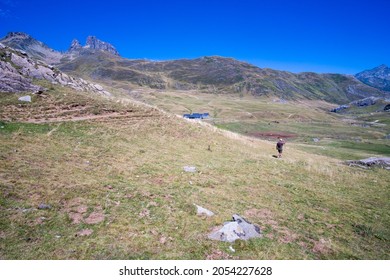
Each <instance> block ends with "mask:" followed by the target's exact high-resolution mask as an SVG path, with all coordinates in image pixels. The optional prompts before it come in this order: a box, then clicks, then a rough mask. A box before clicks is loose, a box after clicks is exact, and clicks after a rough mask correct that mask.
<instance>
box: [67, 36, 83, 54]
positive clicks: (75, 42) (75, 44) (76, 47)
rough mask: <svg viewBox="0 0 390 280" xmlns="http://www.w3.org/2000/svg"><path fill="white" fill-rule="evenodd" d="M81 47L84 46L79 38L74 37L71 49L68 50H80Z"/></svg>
mask: <svg viewBox="0 0 390 280" xmlns="http://www.w3.org/2000/svg"><path fill="white" fill-rule="evenodd" d="M81 48H82V46H81V44H80V42H79V40H77V39H73V41H72V43H71V44H70V47H69V49H68V52H71V51H75V50H79V49H81Z"/></svg>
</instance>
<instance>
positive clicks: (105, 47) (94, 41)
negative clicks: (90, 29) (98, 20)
mask: <svg viewBox="0 0 390 280" xmlns="http://www.w3.org/2000/svg"><path fill="white" fill-rule="evenodd" d="M84 48H87V49H92V50H102V51H106V52H109V53H111V54H113V55H118V56H119V53H118V51H117V50H116V49H115V48H114V46H113V45H111V44H109V43H106V42H103V41H100V40H99V39H98V38H96V37H95V36H88V37H87V42H86V45H85V47H84Z"/></svg>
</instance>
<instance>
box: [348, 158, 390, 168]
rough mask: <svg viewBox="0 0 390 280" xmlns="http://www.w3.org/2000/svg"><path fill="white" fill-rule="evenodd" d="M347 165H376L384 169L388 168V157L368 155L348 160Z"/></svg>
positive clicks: (365, 166)
mask: <svg viewBox="0 0 390 280" xmlns="http://www.w3.org/2000/svg"><path fill="white" fill-rule="evenodd" d="M347 164H348V165H349V166H358V167H361V168H365V169H366V168H368V167H374V166H378V167H381V168H384V169H386V170H390V157H370V158H366V159H361V160H348V161H347Z"/></svg>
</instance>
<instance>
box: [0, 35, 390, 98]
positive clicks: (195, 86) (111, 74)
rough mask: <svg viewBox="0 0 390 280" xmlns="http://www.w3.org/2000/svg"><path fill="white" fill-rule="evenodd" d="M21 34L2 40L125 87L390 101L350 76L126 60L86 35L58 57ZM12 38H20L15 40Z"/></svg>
mask: <svg viewBox="0 0 390 280" xmlns="http://www.w3.org/2000/svg"><path fill="white" fill-rule="evenodd" d="M21 34H23V33H9V34H8V35H7V36H6V38H4V39H2V40H0V42H2V43H3V44H5V45H13V46H14V47H15V46H16V47H18V43H19V44H20V46H19V47H20V48H21V49H23V50H24V51H26V52H28V53H29V54H30V55H32V56H33V57H36V58H39V59H42V60H44V61H46V62H48V63H49V62H52V63H54V64H55V65H56V66H57V67H58V68H59V69H60V70H62V71H64V72H66V73H68V74H73V75H77V76H81V77H84V78H87V79H93V80H98V81H100V80H102V81H105V82H107V83H113V82H115V83H121V84H122V86H146V87H150V88H154V89H161V90H162V89H173V90H199V91H201V92H207V93H220V94H226V93H231V94H237V95H239V96H242V95H245V94H250V95H253V96H277V97H280V98H283V99H290V100H294V99H319V100H324V101H327V102H332V103H339V104H344V103H348V102H351V101H354V100H358V99H362V98H367V97H370V96H374V97H385V98H388V97H390V93H389V92H385V91H383V90H381V89H378V88H375V87H372V86H370V85H367V84H365V83H363V82H361V81H360V80H359V79H358V78H357V77H356V76H352V75H344V74H337V73H335V74H318V73H314V72H302V73H298V74H295V73H291V72H288V71H279V70H273V69H269V68H259V67H257V66H255V65H252V64H249V63H247V62H242V61H239V60H236V59H233V58H226V57H221V56H204V57H200V58H195V59H177V60H167V61H152V60H145V59H127V58H123V57H121V56H120V55H119V53H118V52H117V51H116V49H115V48H114V47H113V46H112V45H111V44H109V43H105V42H103V41H100V40H99V39H97V38H96V37H94V36H88V38H87V42H86V45H85V46H84V47H83V46H81V44H80V43H79V41H78V40H76V39H75V40H73V41H72V43H71V45H70V48H69V50H68V51H67V52H65V53H60V52H56V51H54V50H52V49H50V48H49V47H47V46H46V45H44V44H43V43H40V42H39V41H37V40H35V39H32V37H31V36H29V35H27V34H25V35H26V36H24V37H25V38H28V39H29V40H19V41H18V40H17V38H18V37H23V36H22V35H21ZM13 36H14V37H16V40H12V37H13ZM34 40H35V41H34ZM20 42H22V43H20ZM29 44H30V46H29ZM37 45H39V46H40V50H41V51H40V52H39V54H40V55H38V56H37V54H36V52H34V51H35V50H36V46H37ZM42 49H44V50H45V51H46V53H47V54H49V55H48V58H49V59H47V60H45V52H43V51H42ZM53 52H54V53H55V54H56V55H57V60H53V59H50V58H51V57H50V54H52V53H53ZM58 58H59V59H58Z"/></svg>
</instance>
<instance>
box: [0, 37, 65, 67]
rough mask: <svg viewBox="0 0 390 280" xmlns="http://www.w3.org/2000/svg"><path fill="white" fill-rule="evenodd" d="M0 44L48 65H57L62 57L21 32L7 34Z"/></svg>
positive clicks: (59, 53)
mask: <svg viewBox="0 0 390 280" xmlns="http://www.w3.org/2000/svg"><path fill="white" fill-rule="evenodd" d="M0 42H1V43H2V44H4V45H5V46H8V47H10V48H13V49H16V50H21V51H25V52H26V53H28V54H29V56H30V57H32V58H34V59H38V60H42V61H45V62H46V63H48V64H57V63H59V62H60V60H61V59H62V57H63V54H62V53H61V52H58V51H55V50H53V49H51V48H49V47H48V46H47V45H45V44H44V43H42V42H40V41H38V40H36V39H34V38H33V37H31V36H30V35H28V34H26V33H23V32H9V33H8V34H7V36H5V37H4V38H3V39H1V40H0Z"/></svg>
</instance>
